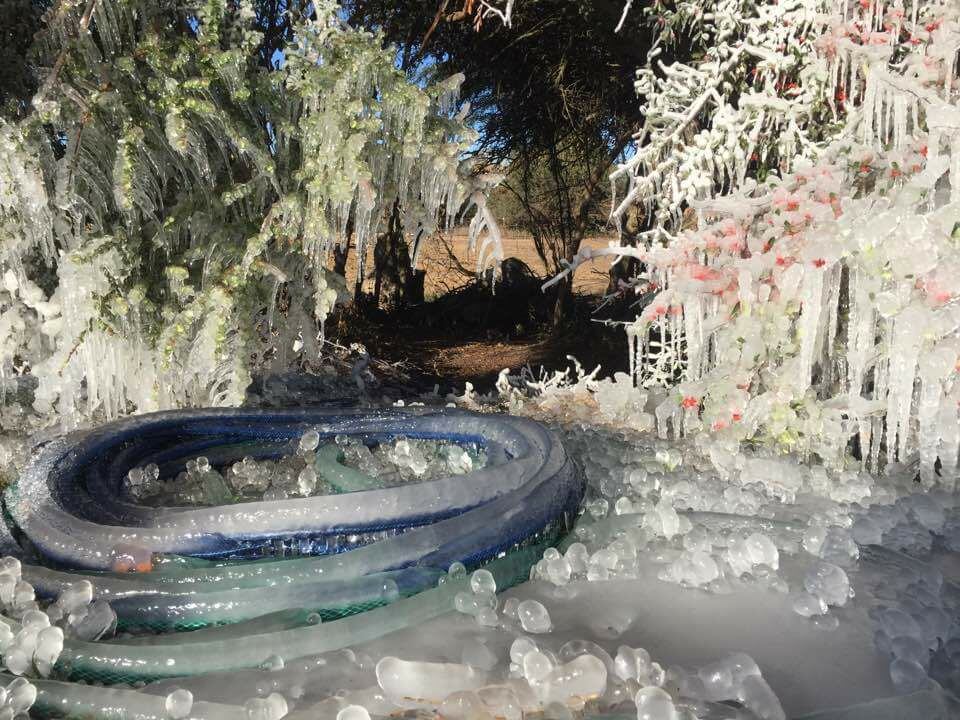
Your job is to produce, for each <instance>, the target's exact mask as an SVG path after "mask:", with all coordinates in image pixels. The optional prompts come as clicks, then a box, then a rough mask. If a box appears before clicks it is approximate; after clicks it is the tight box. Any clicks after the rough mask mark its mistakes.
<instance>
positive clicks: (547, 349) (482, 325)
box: [328, 231, 627, 391]
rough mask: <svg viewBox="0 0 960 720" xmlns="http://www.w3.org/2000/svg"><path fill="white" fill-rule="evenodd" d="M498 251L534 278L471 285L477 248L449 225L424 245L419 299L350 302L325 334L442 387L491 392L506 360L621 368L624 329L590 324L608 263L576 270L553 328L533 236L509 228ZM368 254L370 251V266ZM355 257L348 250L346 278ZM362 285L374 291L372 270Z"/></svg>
mask: <svg viewBox="0 0 960 720" xmlns="http://www.w3.org/2000/svg"><path fill="white" fill-rule="evenodd" d="M610 240H611V238H609V237H596V238H590V239H589V240H588V242H587V244H588V245H589V246H591V247H605V246H606V245H607V244H608V243H609V242H610ZM448 248H449V251H448ZM504 250H505V254H506V255H507V256H508V257H515V258H518V259H520V260H522V261H523V262H524V263H526V264H527V265H528V266H529V267H530V268H531V270H532V271H533V272H534V274H535V276H537V277H534V278H531V279H530V280H529V282H528V283H527V284H526V285H524V286H523V287H521V288H515V289H514V290H513V291H511V292H510V293H504V292H499V291H498V293H497V294H495V295H494V294H491V293H490V290H489V289H488V288H485V287H481V286H478V285H477V284H476V276H475V272H474V271H475V265H476V256H475V254H474V253H473V252H471V251H470V250H469V249H468V247H467V238H466V233H465V232H463V231H460V232H455V233H453V234H452V235H451V236H450V237H449V238H446V240H445V243H444V242H441V241H439V240H433V241H431V242H430V243H428V244H427V245H426V246H425V247H424V249H423V255H422V257H421V258H420V263H419V266H420V267H422V268H424V269H425V270H426V278H425V293H424V295H425V298H426V302H425V303H424V304H422V305H416V306H412V307H406V308H402V309H399V310H394V311H389V312H387V311H384V310H381V309H378V308H372V307H363V308H358V307H355V306H348V307H347V308H345V309H343V310H341V311H340V312H339V313H338V314H336V315H335V317H334V318H332V322H331V323H329V324H328V333H329V334H330V335H331V336H332V337H333V338H334V339H335V340H336V341H337V342H339V343H341V344H348V343H352V342H360V343H362V344H363V345H364V346H365V347H366V348H367V350H368V351H369V352H370V354H371V356H372V357H373V358H374V360H375V362H374V364H373V368H372V369H373V370H374V372H375V373H376V374H378V375H384V376H388V375H390V374H394V375H395V376H396V377H395V378H394V380H397V381H401V382H404V383H406V384H408V385H415V386H418V387H423V388H424V389H430V388H432V387H433V385H434V384H439V385H440V386H441V388H442V389H443V390H444V391H449V390H457V391H460V390H462V388H463V385H464V383H466V382H470V383H472V384H473V385H474V387H476V388H478V389H480V390H488V389H489V388H490V387H492V385H493V383H494V382H495V380H496V377H497V374H498V373H499V372H500V371H501V370H502V369H504V368H510V369H511V370H513V371H518V370H519V369H521V368H523V367H525V366H530V367H531V368H533V369H535V370H536V369H538V368H540V367H543V368H545V369H547V370H560V369H563V368H566V367H569V365H570V361H569V359H568V356H574V357H576V358H577V359H578V360H579V361H580V362H581V363H582V364H583V365H584V366H585V367H587V368H588V369H592V368H593V367H594V366H595V365H597V364H601V365H602V366H603V368H604V371H605V373H609V372H614V371H618V370H623V369H625V368H626V364H627V355H626V341H625V338H624V335H623V331H622V330H620V329H619V328H616V327H608V326H604V325H602V324H600V323H598V322H595V320H596V319H598V316H597V314H596V313H595V311H596V308H597V306H598V305H599V304H600V298H601V295H602V293H603V292H604V291H605V290H606V287H607V281H608V276H607V270H608V267H609V266H608V264H607V263H605V262H601V263H597V264H596V265H594V266H589V265H585V266H582V267H581V268H580V269H579V270H578V271H577V273H576V276H575V279H574V291H575V301H574V310H573V312H572V314H571V316H570V317H569V318H568V320H567V321H566V322H565V323H564V324H563V325H562V326H561V327H558V328H551V327H550V323H549V318H550V316H551V314H552V303H553V300H552V298H551V297H549V296H548V295H544V294H543V293H542V292H541V291H540V284H541V283H542V281H543V280H545V279H546V278H547V272H546V268H545V267H544V264H543V262H542V261H541V260H540V258H539V257H538V256H537V254H536V250H535V248H534V246H533V240H532V239H531V238H530V237H529V236H522V235H508V236H507V237H505V239H504ZM372 260H373V258H372V251H371V253H370V256H369V262H368V263H367V266H368V267H372V264H373V262H372ZM354 262H355V258H354V257H353V256H352V254H351V257H350V258H349V261H348V266H347V274H348V277H350V276H351V275H352V273H353V272H354ZM364 289H365V290H366V291H367V292H369V293H372V291H373V279H372V278H371V277H368V278H366V279H365V282H364ZM604 317H609V313H608V314H607V315H605V316H604Z"/></svg>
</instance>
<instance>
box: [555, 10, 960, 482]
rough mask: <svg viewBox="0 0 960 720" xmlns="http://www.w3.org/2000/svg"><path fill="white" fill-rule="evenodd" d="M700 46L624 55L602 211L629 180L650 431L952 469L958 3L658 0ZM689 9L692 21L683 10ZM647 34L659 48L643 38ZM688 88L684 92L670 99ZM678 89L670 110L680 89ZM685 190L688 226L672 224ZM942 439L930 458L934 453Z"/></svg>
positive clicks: (635, 331)
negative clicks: (658, 394) (633, 77)
mask: <svg viewBox="0 0 960 720" xmlns="http://www.w3.org/2000/svg"><path fill="white" fill-rule="evenodd" d="M654 11H655V12H659V13H660V17H661V18H662V19H663V20H664V30H663V37H664V38H665V41H668V40H669V39H670V36H671V34H672V33H675V32H677V31H679V30H681V29H683V30H684V31H685V32H687V33H688V34H689V33H691V32H692V33H693V34H694V35H695V36H696V37H697V42H702V43H704V44H705V46H706V50H705V55H704V57H703V59H702V60H701V61H699V62H698V63H695V64H693V65H689V66H687V65H681V64H674V65H671V66H664V65H662V64H660V65H658V66H657V68H656V70H654V69H653V66H651V68H647V69H645V70H644V71H642V72H641V73H640V81H639V83H638V86H639V88H640V89H641V92H644V93H646V98H647V102H648V106H647V125H646V128H645V130H644V132H643V133H642V134H641V136H640V140H639V145H638V149H637V153H636V154H635V155H634V156H633V157H632V158H630V159H628V160H627V161H626V162H625V163H624V165H623V166H622V167H621V168H620V169H619V170H618V171H617V173H616V174H615V176H614V179H615V181H616V180H617V178H619V177H627V178H628V180H629V186H628V191H627V195H626V197H625V198H624V200H623V202H622V203H621V204H620V206H619V207H618V208H616V209H615V214H616V213H618V212H620V211H622V210H623V209H624V208H625V207H626V206H627V205H628V204H630V203H633V202H642V203H645V204H646V205H647V209H648V211H649V212H651V213H653V214H654V216H655V218H656V227H655V229H654V230H653V231H651V232H650V233H647V234H646V235H645V236H644V240H645V244H644V243H641V245H640V246H639V247H619V246H615V247H611V248H609V249H604V250H600V251H597V250H592V251H591V250H589V249H587V250H585V251H583V252H582V253H581V254H580V255H579V256H578V258H577V259H576V260H575V262H574V264H573V267H576V265H578V264H580V263H582V262H584V261H587V260H590V259H595V258H597V257H599V256H605V255H609V256H613V257H618V256H628V257H634V258H637V259H639V260H640V261H641V264H642V270H643V272H642V274H641V275H640V277H638V278H637V280H636V281H635V283H634V285H633V287H634V289H635V291H636V292H637V293H638V294H640V295H642V296H644V297H643V299H644V306H643V310H642V312H641V314H640V316H639V317H638V318H637V320H636V322H635V323H633V324H631V325H629V326H628V327H627V334H628V337H629V339H630V354H631V368H632V369H633V374H634V378H635V381H636V383H637V384H638V385H640V386H644V387H662V386H670V387H673V388H674V389H673V390H672V391H671V393H670V394H669V395H668V396H667V398H666V400H664V401H663V402H662V403H661V404H660V405H659V407H658V408H657V412H656V415H657V419H658V423H659V426H660V431H661V433H666V432H667V430H668V427H670V428H672V429H673V431H674V432H676V433H681V432H686V433H699V432H705V433H709V434H712V436H713V437H714V438H715V439H717V440H719V441H721V443H724V442H725V443H726V444H727V445H728V446H729V447H730V448H733V449H735V448H736V447H738V446H739V443H741V442H743V441H749V442H758V441H759V442H763V443H766V444H768V445H772V446H774V447H776V448H779V449H782V450H787V451H792V452H800V453H803V454H811V453H812V454H816V455H818V456H820V457H821V458H822V459H823V460H824V461H826V462H828V463H833V464H839V463H840V462H841V460H842V458H843V456H844V453H845V452H846V451H848V450H851V449H853V448H854V447H856V450H857V452H858V453H859V456H860V457H861V458H862V461H863V462H864V463H867V464H869V465H870V466H871V467H872V468H874V469H876V468H877V467H879V466H880V465H881V464H883V463H884V462H892V461H895V460H900V461H911V460H913V459H915V458H916V457H918V456H919V463H920V473H921V476H922V478H923V480H924V482H925V483H927V484H932V483H934V482H935V481H936V480H937V479H938V477H939V478H940V479H941V480H942V481H943V482H944V483H946V484H948V485H951V486H952V485H953V484H954V482H955V476H956V472H957V457H958V449H960V436H958V434H957V401H958V400H960V395H958V392H960V390H958V388H960V385H958V383H957V380H958V370H957V360H958V350H960V335H958V327H960V315H958V312H960V311H958V310H957V305H956V302H955V301H956V298H957V295H958V294H960V286H958V285H957V283H956V279H955V278H956V275H957V272H956V269H957V267H958V264H960V249H958V242H960V230H958V228H960V224H958V223H960V140H958V138H960V107H958V106H960V80H958V76H957V73H958V64H957V59H958V51H960V8H958V6H957V5H956V4H955V3H950V2H943V1H942V0H917V1H916V2H913V3H911V2H906V3H903V2H894V3H882V2H876V1H874V0H864V1H863V2H857V3H848V2H845V1H842V2H835V1H834V0H822V1H815V2H781V3H774V2H764V3H756V4H754V3H742V2H738V1H737V0H729V1H728V0H721V1H718V2H704V3H683V4H678V5H677V6H676V8H674V7H673V5H671V4H667V5H666V6H665V5H664V4H663V3H658V4H656V7H655V9H654ZM690 27H692V28H693V30H690V29H689V28H690ZM653 55H654V56H655V55H656V51H655V52H654V54H653ZM684 108H687V109H684ZM682 109H683V111H682V112H681V110H682ZM685 208H692V209H693V210H695V211H696V215H697V219H698V222H697V227H696V229H694V230H685V231H678V230H676V227H677V226H678V224H679V220H680V217H679V216H680V214H681V213H682V212H683V211H684V209H685ZM938 458H939V462H940V464H941V465H942V468H940V470H939V474H938V472H937V471H936V470H935V465H936V463H937V460H938Z"/></svg>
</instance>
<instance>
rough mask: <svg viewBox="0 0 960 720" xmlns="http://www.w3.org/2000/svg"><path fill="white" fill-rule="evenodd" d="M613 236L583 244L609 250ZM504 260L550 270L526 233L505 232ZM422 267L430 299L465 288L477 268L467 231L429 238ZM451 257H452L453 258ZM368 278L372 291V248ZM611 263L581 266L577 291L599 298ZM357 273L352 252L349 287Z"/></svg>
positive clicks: (541, 271)
mask: <svg viewBox="0 0 960 720" xmlns="http://www.w3.org/2000/svg"><path fill="white" fill-rule="evenodd" d="M612 239H614V238H613V237H612V236H608V237H591V238H587V239H586V240H585V241H584V245H587V246H589V247H594V248H599V247H606V246H607V244H608V243H609V242H610V240H612ZM503 250H504V255H505V257H514V258H518V259H519V260H522V261H523V262H525V263H526V264H527V265H528V266H530V269H531V270H533V272H534V273H536V274H537V275H539V276H540V277H543V278H544V279H546V278H547V277H548V272H547V268H546V267H545V266H544V264H543V262H542V261H541V260H540V258H539V257H538V256H537V251H536V248H535V247H534V244H533V238H532V237H530V236H529V235H526V234H516V233H505V234H504V237H503ZM421 252H422V254H421V257H420V261H419V266H420V267H421V268H423V269H424V270H426V273H427V274H426V280H425V282H426V286H425V288H424V290H425V293H424V294H425V296H426V297H427V299H430V298H433V297H437V296H439V295H442V294H443V293H446V292H450V291H451V290H456V289H457V288H460V287H463V286H464V285H466V284H467V283H468V282H470V280H471V279H472V278H473V273H474V272H475V269H476V264H477V257H476V253H475V252H470V251H469V250H468V249H467V233H466V230H465V229H456V230H454V231H453V232H452V233H451V234H450V235H446V236H443V237H442V238H436V237H435V238H431V239H429V240H428V241H427V242H426V244H425V245H424V247H423V250H422V251H421ZM451 254H452V257H451ZM366 266H367V273H366V275H367V277H366V278H365V280H364V289H365V290H366V291H368V292H372V291H373V273H372V268H373V246H372V244H371V245H370V246H369V247H368V248H367V262H366ZM609 266H610V265H609V262H607V261H605V260H601V261H599V262H596V263H588V264H586V265H582V266H581V267H580V268H579V269H578V270H577V273H576V277H575V278H574V290H575V291H576V292H579V293H583V294H586V295H600V294H602V293H603V292H604V290H605V289H606V287H607V269H608V268H609ZM355 273H356V255H355V253H354V251H353V249H351V252H350V256H349V258H348V259H347V277H348V284H350V285H352V284H353V277H354V275H355Z"/></svg>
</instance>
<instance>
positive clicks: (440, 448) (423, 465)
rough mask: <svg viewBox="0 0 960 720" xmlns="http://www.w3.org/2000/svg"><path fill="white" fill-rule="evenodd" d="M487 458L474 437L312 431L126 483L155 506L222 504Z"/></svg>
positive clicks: (149, 468) (366, 484)
mask: <svg viewBox="0 0 960 720" xmlns="http://www.w3.org/2000/svg"><path fill="white" fill-rule="evenodd" d="M486 458H487V455H486V451H485V450H484V449H482V448H480V447H478V446H476V445H475V444H474V445H470V444H467V445H463V444H458V443H455V442H449V441H443V440H429V439H419V438H407V437H404V436H399V437H396V438H392V439H390V440H385V441H383V442H378V443H375V444H373V445H372V446H371V445H368V444H367V443H366V442H364V441H362V440H359V439H355V438H351V437H349V436H347V435H337V436H335V437H334V438H333V442H330V441H329V439H327V438H324V439H323V442H322V443H321V437H320V433H319V432H318V431H317V430H308V431H306V432H305V433H304V434H303V436H301V437H300V439H299V440H298V442H297V443H296V445H295V448H294V450H293V452H289V453H288V454H281V455H280V456H279V457H274V458H270V457H264V458H260V459H255V458H254V457H253V456H252V455H247V456H245V457H244V458H243V459H242V460H239V461H237V462H234V463H232V464H228V465H226V466H223V467H222V468H221V469H219V470H218V469H217V468H215V467H213V466H212V465H211V464H210V460H209V458H207V457H206V456H203V455H201V456H198V457H196V458H192V459H190V460H187V461H186V463H185V465H184V469H183V470H182V471H180V472H179V473H178V474H177V475H176V476H175V477H173V478H161V477H160V468H159V467H158V466H157V465H156V464H155V463H150V464H148V465H145V466H144V467H136V468H132V469H131V470H130V471H129V472H128V473H127V478H126V481H125V486H126V491H127V493H128V494H129V495H130V497H131V498H132V499H133V500H135V501H137V502H142V503H144V504H146V505H150V506H154V507H163V506H166V505H186V506H217V505H227V504H231V503H235V502H253V501H259V500H286V499H288V498H297V497H311V496H319V495H328V494H330V493H336V492H349V491H352V490H361V489H368V488H374V487H391V486H397V485H402V484H405V483H409V482H426V481H430V480H436V479H438V478H443V477H448V476H451V475H464V474H466V473H469V472H471V471H473V470H476V469H480V468H482V467H484V466H485V465H486ZM343 468H351V469H353V470H355V471H357V472H356V473H352V474H351V473H349V472H348V471H345V470H344V469H343Z"/></svg>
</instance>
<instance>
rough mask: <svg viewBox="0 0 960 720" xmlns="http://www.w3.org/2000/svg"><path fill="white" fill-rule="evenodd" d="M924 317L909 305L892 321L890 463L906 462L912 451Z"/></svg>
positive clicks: (888, 448)
mask: <svg viewBox="0 0 960 720" xmlns="http://www.w3.org/2000/svg"><path fill="white" fill-rule="evenodd" d="M925 315H926V314H925V313H924V311H923V310H922V309H921V308H920V307H918V306H917V305H910V306H908V307H907V308H906V309H905V310H903V311H902V312H901V313H900V314H899V315H897V316H896V317H895V318H894V320H893V335H892V337H891V340H890V353H889V358H890V370H889V372H890V388H889V392H888V395H887V460H888V462H891V463H892V462H894V461H896V459H897V458H898V457H899V458H905V457H906V456H907V451H908V449H909V447H910V409H911V405H912V401H913V390H914V382H915V380H916V377H917V361H918V359H919V357H920V344H921V343H920V340H921V333H922V332H923V330H924V328H925V326H926V322H925V320H926V316H925Z"/></svg>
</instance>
